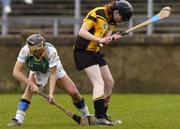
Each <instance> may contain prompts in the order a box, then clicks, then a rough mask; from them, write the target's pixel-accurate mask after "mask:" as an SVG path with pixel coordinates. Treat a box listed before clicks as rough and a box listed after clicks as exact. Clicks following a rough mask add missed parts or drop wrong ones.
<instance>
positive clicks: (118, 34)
mask: <svg viewBox="0 0 180 129" xmlns="http://www.w3.org/2000/svg"><path fill="white" fill-rule="evenodd" d="M121 37H122V35H121V34H120V33H119V32H117V33H115V34H113V35H111V38H112V40H117V39H120V38H121Z"/></svg>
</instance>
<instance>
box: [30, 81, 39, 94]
mask: <svg viewBox="0 0 180 129" xmlns="http://www.w3.org/2000/svg"><path fill="white" fill-rule="evenodd" d="M30 90H31V91H32V92H37V93H38V92H39V88H38V86H37V85H36V84H34V83H32V84H31V85H30Z"/></svg>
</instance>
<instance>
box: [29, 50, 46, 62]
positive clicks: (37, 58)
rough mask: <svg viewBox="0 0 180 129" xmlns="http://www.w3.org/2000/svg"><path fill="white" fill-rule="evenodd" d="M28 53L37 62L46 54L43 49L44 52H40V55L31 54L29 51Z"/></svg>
mask: <svg viewBox="0 0 180 129" xmlns="http://www.w3.org/2000/svg"><path fill="white" fill-rule="evenodd" d="M30 55H31V56H33V57H34V60H35V61H37V62H39V61H40V60H41V59H42V57H45V55H46V50H44V52H43V53H42V55H41V56H40V57H36V56H35V55H33V54H32V53H31V52H30Z"/></svg>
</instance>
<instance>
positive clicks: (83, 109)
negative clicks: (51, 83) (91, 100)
mask: <svg viewBox="0 0 180 129" xmlns="http://www.w3.org/2000/svg"><path fill="white" fill-rule="evenodd" d="M56 83H57V86H59V87H60V88H61V89H63V90H64V91H66V92H67V93H68V94H69V95H70V96H71V98H72V100H73V104H74V105H75V107H76V108H77V109H78V110H79V111H80V113H81V114H82V117H86V116H89V111H88V107H87V106H86V105H85V102H84V99H83V98H82V96H81V95H80V93H79V91H78V90H77V88H76V86H75V84H74V83H73V81H72V80H71V79H70V78H69V76H68V75H67V74H66V75H64V77H62V78H59V79H58V80H57V81H56Z"/></svg>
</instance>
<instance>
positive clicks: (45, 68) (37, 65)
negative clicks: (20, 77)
mask: <svg viewBox="0 0 180 129" xmlns="http://www.w3.org/2000/svg"><path fill="white" fill-rule="evenodd" d="M45 49H46V55H45V57H43V58H42V59H41V60H40V61H36V60H35V59H34V56H32V55H31V54H30V49H29V47H28V46H27V45H25V46H24V47H23V48H22V49H21V51H20V53H19V56H18V57H17V60H18V61H20V62H22V63H25V64H26V65H27V66H28V68H29V69H30V71H31V72H30V74H32V73H35V79H36V82H37V84H39V85H43V86H44V85H45V84H46V83H47V81H48V78H49V75H50V72H49V68H52V67H55V66H56V68H57V79H58V78H62V77H63V76H64V75H65V74H66V72H65V71H64V69H63V66H62V64H61V61H60V59H59V56H58V54H57V50H56V48H55V47H54V46H53V45H52V44H50V43H47V42H46V43H45Z"/></svg>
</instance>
